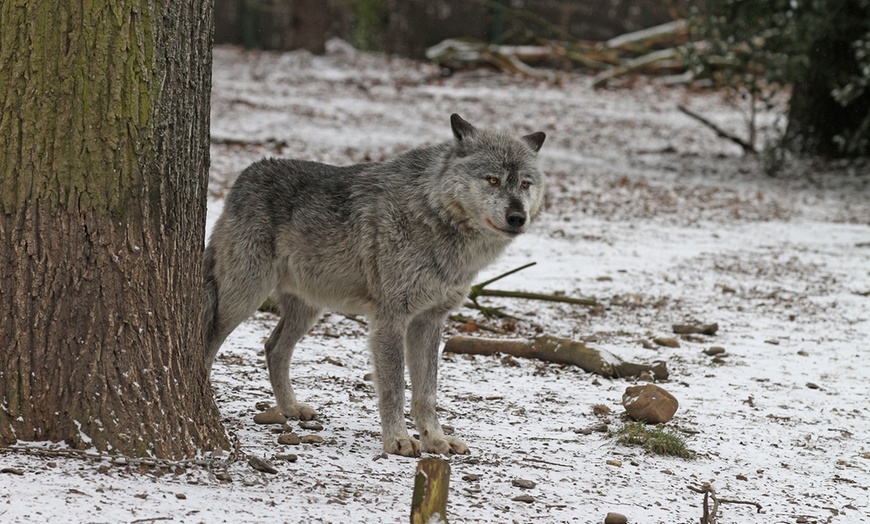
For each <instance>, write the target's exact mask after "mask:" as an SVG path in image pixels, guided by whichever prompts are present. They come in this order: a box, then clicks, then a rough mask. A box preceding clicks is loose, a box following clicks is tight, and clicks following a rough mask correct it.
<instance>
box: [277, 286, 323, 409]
mask: <svg viewBox="0 0 870 524" xmlns="http://www.w3.org/2000/svg"><path fill="white" fill-rule="evenodd" d="M278 307H279V308H280V309H281V320H280V321H279V322H278V326H277V327H276V328H275V331H273V332H272V334H271V335H270V336H269V340H267V341H266V365H267V366H268V367H269V380H270V381H271V382H272V390H273V391H274V392H275V399H276V400H277V401H278V409H279V410H281V413H283V414H284V416H286V417H287V418H291V419H300V420H311V419H313V418H315V417H317V412H315V411H314V409H312V408H311V406H309V405H307V404H302V403H300V402H299V401H297V400H296V393H295V392H294V391H293V386H292V385H291V384H290V359H291V357H293V350H294V349H295V348H296V343H297V342H299V339H301V338H302V336H303V335H305V333H307V332H308V330H309V329H311V326H312V324H314V321H316V320H317V318H318V317H319V316H320V313H321V311H322V310H321V309H320V308H318V307H314V306H311V305H309V304H308V303H307V302H305V301H303V300H302V299H301V298H299V297H297V296H295V295H291V294H289V293H285V294H282V295H280V296H279V297H278Z"/></svg>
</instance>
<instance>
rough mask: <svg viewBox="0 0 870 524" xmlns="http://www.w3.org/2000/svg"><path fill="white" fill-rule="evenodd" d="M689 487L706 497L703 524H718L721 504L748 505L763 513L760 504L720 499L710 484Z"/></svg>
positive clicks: (702, 517)
mask: <svg viewBox="0 0 870 524" xmlns="http://www.w3.org/2000/svg"><path fill="white" fill-rule="evenodd" d="M687 487H688V488H689V489H690V490H692V491H694V492H695V493H702V494H703V495H704V506H703V511H704V514H703V515H702V516H701V524H716V513H718V512H719V504H746V505H748V506H755V508H756V510H757V511H758V513H761V509H762V507H761V504H759V503H758V502H750V501H748V500H734V499H720V498H718V497H717V496H716V490H714V489H713V486H712V485H711V484H710V483H709V482H704V483H703V484H701V487H700V488H696V487H694V486H687ZM711 501H712V502H713V506H712V507H710V502H711Z"/></svg>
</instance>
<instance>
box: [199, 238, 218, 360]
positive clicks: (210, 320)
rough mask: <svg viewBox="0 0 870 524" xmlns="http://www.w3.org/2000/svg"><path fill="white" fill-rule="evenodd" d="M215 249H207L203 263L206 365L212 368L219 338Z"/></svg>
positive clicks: (203, 326) (203, 329) (203, 334)
mask: <svg viewBox="0 0 870 524" xmlns="http://www.w3.org/2000/svg"><path fill="white" fill-rule="evenodd" d="M214 265H215V248H214V246H208V247H207V248H206V249H205V256H204V257H203V261H202V284H203V292H204V293H203V298H202V341H203V347H204V348H205V356H206V365H207V366H208V368H209V369H210V368H211V363H212V361H213V360H214V357H215V355H212V354H211V353H212V351H214V349H215V348H212V346H213V345H214V344H215V339H216V338H217V315H218V282H217V276H216V275H215V268H214ZM215 353H216V351H215Z"/></svg>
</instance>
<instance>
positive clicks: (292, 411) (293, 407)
mask: <svg viewBox="0 0 870 524" xmlns="http://www.w3.org/2000/svg"><path fill="white" fill-rule="evenodd" d="M281 413H283V414H284V416H285V417H287V418H288V419H291V420H314V419H316V418H317V412H316V411H314V408H312V407H311V406H309V405H308V404H303V403H301V402H297V403H296V404H290V405H289V406H286V407H283V408H281Z"/></svg>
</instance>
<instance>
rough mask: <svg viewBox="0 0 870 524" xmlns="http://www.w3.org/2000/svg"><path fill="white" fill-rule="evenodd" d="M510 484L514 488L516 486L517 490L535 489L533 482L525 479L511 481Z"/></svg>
mask: <svg viewBox="0 0 870 524" xmlns="http://www.w3.org/2000/svg"><path fill="white" fill-rule="evenodd" d="M511 484H513V485H514V486H516V487H518V488H523V489H532V488H534V487H535V483H534V482H532V481H531V480H526V479H513V480H512V481H511Z"/></svg>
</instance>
